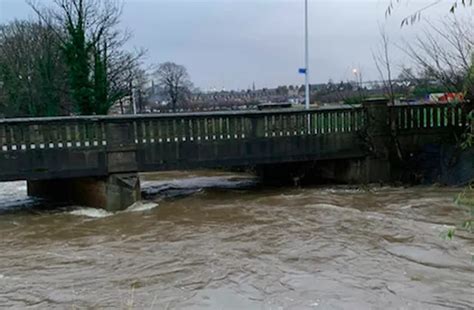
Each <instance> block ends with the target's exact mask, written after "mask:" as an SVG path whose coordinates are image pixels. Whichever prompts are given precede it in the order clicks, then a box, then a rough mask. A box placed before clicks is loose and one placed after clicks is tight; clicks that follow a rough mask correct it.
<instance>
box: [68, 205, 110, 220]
mask: <svg viewBox="0 0 474 310" xmlns="http://www.w3.org/2000/svg"><path fill="white" fill-rule="evenodd" d="M69 214H72V215H77V216H83V217H91V218H104V217H108V216H112V215H114V213H112V212H108V211H105V210H103V209H94V208H84V207H81V208H79V209H76V210H74V211H71V212H69Z"/></svg>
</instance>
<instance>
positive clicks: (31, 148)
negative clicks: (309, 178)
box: [0, 100, 472, 210]
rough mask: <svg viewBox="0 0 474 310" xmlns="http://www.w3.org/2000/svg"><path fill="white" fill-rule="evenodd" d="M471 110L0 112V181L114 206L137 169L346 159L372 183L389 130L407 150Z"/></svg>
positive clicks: (381, 170) (131, 192)
mask: <svg viewBox="0 0 474 310" xmlns="http://www.w3.org/2000/svg"><path fill="white" fill-rule="evenodd" d="M471 110H472V109H471V106H470V105H457V106H450V105H432V104H427V105H405V106H398V105H397V106H389V105H387V102H386V101H385V100H375V101H370V102H365V103H364V104H363V105H361V106H357V107H351V106H348V107H341V108H331V109H329V108H319V109H312V110H308V111H306V110H277V111H245V112H211V113H180V114H163V115H137V116H85V117H53V118H22V119H3V120H0V181H13V180H27V181H28V192H29V194H30V195H35V196H40V197H46V198H54V199H72V200H74V201H76V202H78V203H82V204H86V205H91V206H97V207H104V208H107V209H111V210H115V209H123V208H125V207H127V206H129V205H130V204H132V203H133V202H135V201H136V200H138V199H140V183H139V178H138V176H137V173H138V172H150V171H163V170H175V169H196V168H216V167H234V166H268V165H272V166H271V167H278V164H280V163H291V162H322V161H337V160H347V161H350V162H353V163H354V164H351V165H349V166H348V168H345V169H346V170H347V171H345V174H346V176H347V178H349V179H354V180H359V181H360V180H362V181H366V182H370V181H377V180H379V179H386V178H387V176H388V175H389V174H390V172H389V170H390V163H389V162H390V157H392V156H393V154H392V153H393V152H394V151H393V147H392V145H393V143H391V141H392V138H393V136H394V133H396V136H397V139H398V141H399V143H400V144H401V145H402V148H403V150H404V151H405V152H411V151H416V150H417V149H418V148H420V147H421V146H423V145H425V144H428V143H437V141H438V142H439V141H440V139H441V138H442V137H446V136H450V135H453V134H459V133H460V132H462V130H464V129H465V128H466V126H468V122H469V120H468V118H467V115H468V113H469V112H470V111H471ZM336 168H337V167H336ZM384 175H385V176H384ZM61 195H62V197H58V196H61Z"/></svg>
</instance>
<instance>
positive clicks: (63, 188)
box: [27, 173, 141, 211]
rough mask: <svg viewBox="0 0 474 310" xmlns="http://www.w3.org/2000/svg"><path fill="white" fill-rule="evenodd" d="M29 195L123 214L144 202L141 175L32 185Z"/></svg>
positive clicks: (51, 181)
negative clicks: (122, 211) (131, 207)
mask: <svg viewBox="0 0 474 310" xmlns="http://www.w3.org/2000/svg"><path fill="white" fill-rule="evenodd" d="M27 188H28V195H29V196H34V197H40V198H45V199H48V200H52V201H58V202H67V203H73V204H78V205H84V206H88V207H93V208H102V209H105V210H107V211H120V210H124V209H126V208H128V207H129V206H131V205H132V204H134V203H135V202H137V201H139V200H140V199H141V190H140V179H139V177H138V174H137V173H128V174H112V175H109V176H107V177H87V178H71V179H55V180H41V181H28V185H27Z"/></svg>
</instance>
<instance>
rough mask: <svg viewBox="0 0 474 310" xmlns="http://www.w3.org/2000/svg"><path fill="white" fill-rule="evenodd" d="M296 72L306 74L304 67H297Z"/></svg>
mask: <svg viewBox="0 0 474 310" xmlns="http://www.w3.org/2000/svg"><path fill="white" fill-rule="evenodd" d="M298 73H299V74H306V68H299V69H298Z"/></svg>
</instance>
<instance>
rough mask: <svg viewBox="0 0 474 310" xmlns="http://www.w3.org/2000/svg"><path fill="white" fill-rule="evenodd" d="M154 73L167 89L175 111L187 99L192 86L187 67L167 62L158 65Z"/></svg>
mask: <svg viewBox="0 0 474 310" xmlns="http://www.w3.org/2000/svg"><path fill="white" fill-rule="evenodd" d="M154 75H155V76H156V78H157V79H158V84H159V85H160V86H161V87H162V88H163V89H165V90H166V93H167V95H168V98H169V100H170V102H171V107H172V109H173V111H176V106H177V104H178V103H180V102H183V101H184V100H185V97H186V95H187V93H189V91H190V88H191V87H192V83H191V80H190V78H189V74H188V71H187V70H186V67H184V66H182V65H177V64H175V63H172V62H165V63H162V64H160V65H159V66H158V69H157V70H156V72H155V74H154Z"/></svg>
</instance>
